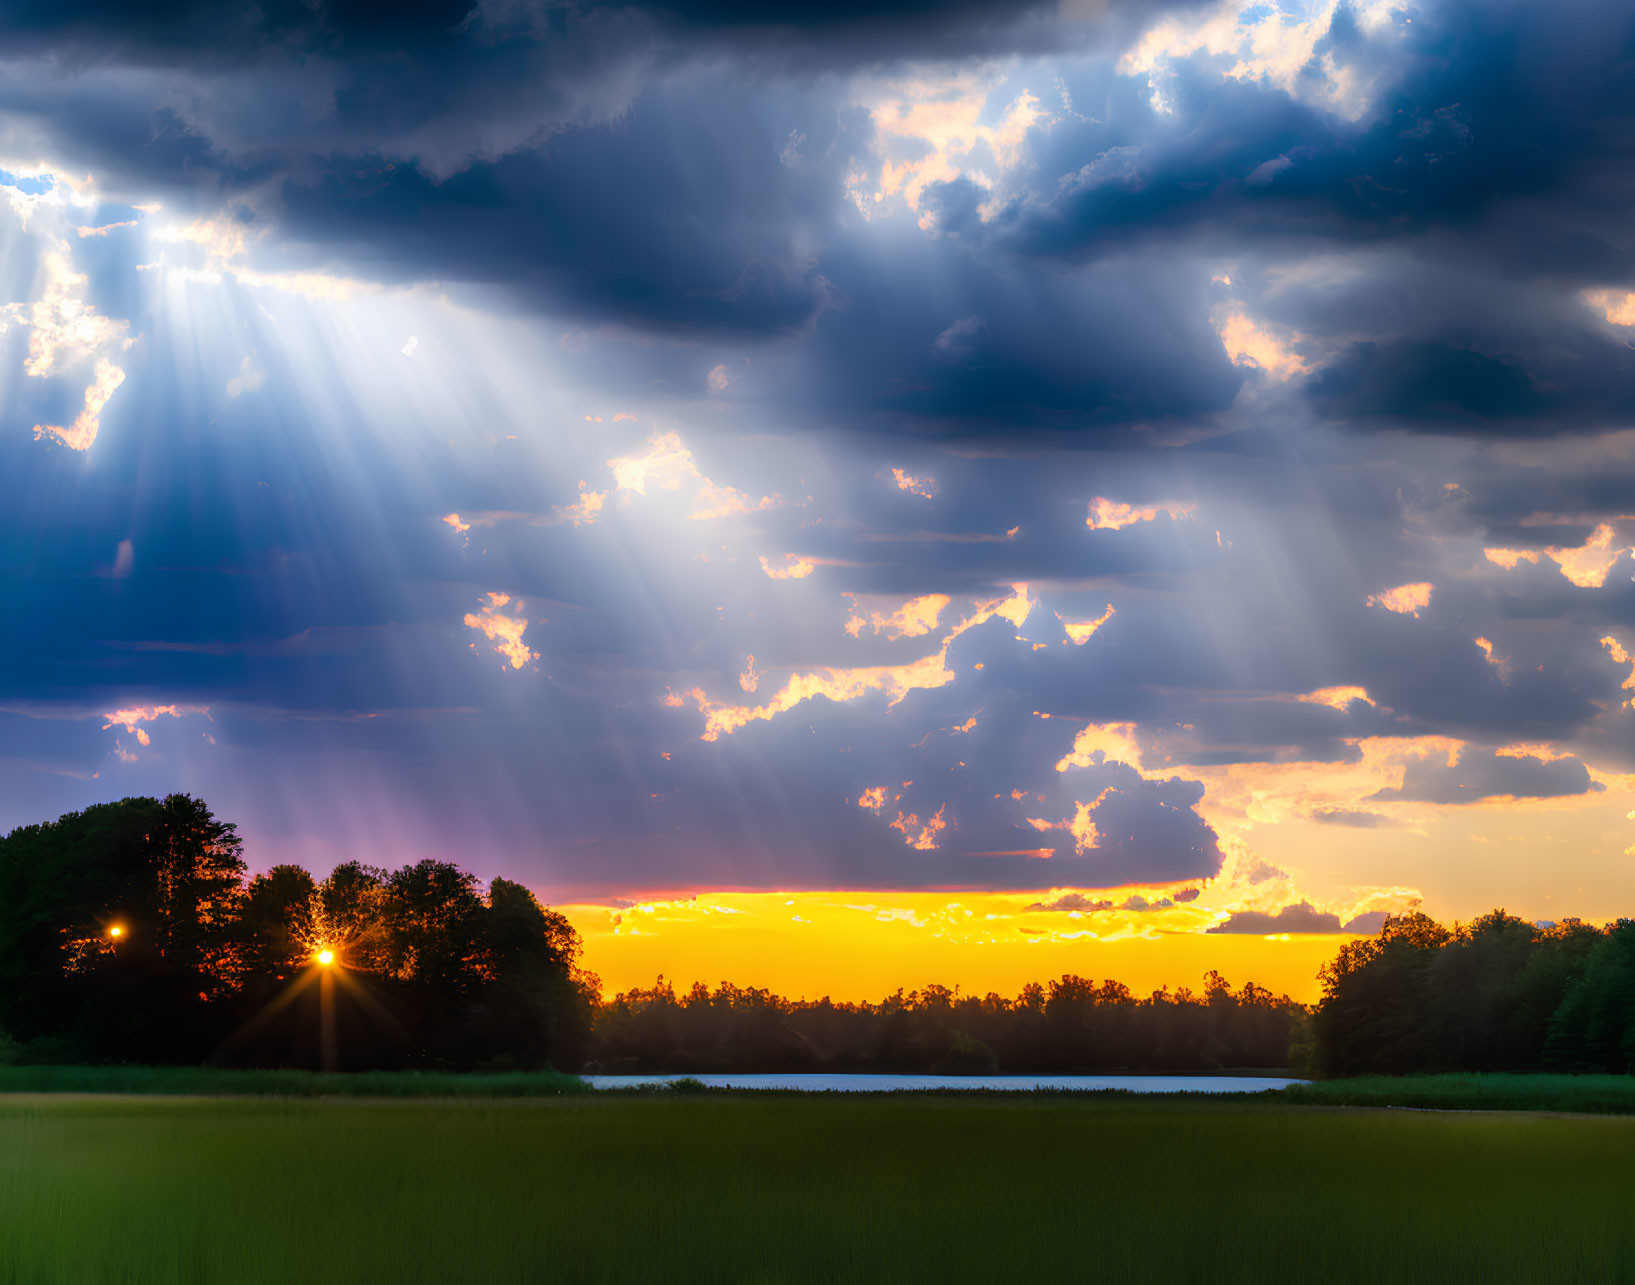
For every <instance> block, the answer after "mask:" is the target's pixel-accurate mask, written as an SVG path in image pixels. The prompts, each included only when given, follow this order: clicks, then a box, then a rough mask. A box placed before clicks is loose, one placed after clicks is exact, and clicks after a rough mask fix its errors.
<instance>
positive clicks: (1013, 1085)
mask: <svg viewBox="0 0 1635 1285" xmlns="http://www.w3.org/2000/svg"><path fill="white" fill-rule="evenodd" d="M582 1078H583V1079H584V1080H586V1081H587V1082H588V1083H589V1084H590V1085H591V1086H592V1087H593V1088H598V1089H618V1088H633V1087H637V1086H640V1085H649V1084H669V1083H671V1082H672V1081H675V1080H696V1081H698V1082H699V1083H700V1084H704V1085H707V1086H708V1087H710V1088H712V1089H794V1090H798V1091H800V1092H805V1093H885V1092H890V1091H892V1090H898V1089H999V1090H1007V1091H1012V1092H1015V1091H1026V1090H1032V1089H1076V1090H1080V1091H1084V1092H1093V1091H1096V1090H1105V1089H1123V1090H1126V1091H1128V1092H1130V1093H1264V1092H1266V1091H1267V1090H1268V1089H1282V1088H1286V1087H1287V1086H1289V1085H1291V1084H1302V1083H1304V1081H1302V1080H1292V1079H1286V1078H1283V1077H1281V1076H1272V1075H825V1074H821V1073H798V1074H787V1075H783V1074H777V1073H768V1074H731V1075H690V1076H689V1075H587V1076H584V1077H582Z"/></svg>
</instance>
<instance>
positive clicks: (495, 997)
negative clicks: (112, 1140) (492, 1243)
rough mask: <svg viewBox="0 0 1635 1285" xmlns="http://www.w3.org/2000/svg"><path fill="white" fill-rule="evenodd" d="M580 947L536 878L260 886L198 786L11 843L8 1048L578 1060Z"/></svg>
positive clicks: (439, 869)
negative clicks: (532, 882) (193, 794)
mask: <svg viewBox="0 0 1635 1285" xmlns="http://www.w3.org/2000/svg"><path fill="white" fill-rule="evenodd" d="M579 953H580V941H579V936H578V934H577V933H576V932H575V931H574V929H573V927H572V925H571V924H569V923H568V921H567V920H566V919H565V918H563V917H562V916H561V915H560V914H557V913H556V912H554V911H551V910H548V909H546V908H545V907H543V906H541V905H540V904H539V902H538V901H537V900H535V898H534V896H533V894H532V893H531V892H529V891H528V890H527V889H526V888H524V887H523V886H522V885H521V884H518V883H513V882H511V881H510V880H507V879H495V880H493V882H492V883H490V884H489V886H488V887H487V889H486V890H485V889H483V888H482V887H481V886H480V885H479V883H478V881H477V879H476V878H475V877H474V876H472V875H471V874H469V873H467V872H466V871H464V870H461V869H460V868H459V867H457V866H454V865H451V864H449V863H447V862H441V861H421V862H418V863H416V864H413V865H407V866H403V867H402V868H400V869H397V870H385V869H381V868H377V867H374V866H370V865H365V864H363V863H360V862H347V863H346V864H344V865H340V866H337V867H336V868H335V869H334V870H333V871H332V872H331V873H330V874H329V875H328V877H327V878H324V879H322V880H319V879H315V878H314V877H313V876H312V875H311V874H309V873H308V872H307V871H306V870H304V869H302V868H301V867H299V866H296V865H281V866H275V867H274V868H273V869H271V870H269V871H267V872H266V873H265V874H261V875H257V876H255V877H254V878H250V877H249V876H248V872H247V868H246V866H245V862H244V857H243V845H242V843H241V842H240V840H239V836H238V833H237V831H236V830H235V828H234V827H233V826H232V825H231V824H229V823H227V822H224V821H220V820H218V819H217V818H216V817H215V816H213V815H212V814H211V812H210V810H209V808H207V807H206V806H205V805H204V804H203V803H202V802H200V801H199V800H197V799H194V798H190V797H188V796H186V795H180V794H176V795H171V796H170V797H169V798H166V799H163V800H159V799H150V798H139V799H125V800H123V801H121V802H118V803H108V804H101V805H98V806H95V807H91V808H87V809H86V810H85V811H83V812H75V813H70V814H69V815H67V816H64V817H61V818H60V819H58V820H56V821H53V822H49V823H47V824H44V825H33V826H25V827H23V828H21V829H18V830H15V831H13V832H12V833H11V834H9V835H7V836H5V837H4V838H3V839H0V1037H3V1038H6V1039H9V1041H10V1042H11V1043H12V1044H13V1045H14V1046H16V1047H18V1048H19V1049H20V1052H21V1055H22V1056H24V1057H26V1058H28V1059H30V1060H33V1061H60V1062H82V1061H123V1062H150V1063H187V1062H200V1061H205V1060H210V1061H215V1062H220V1063H225V1064H237V1065H274V1066H277V1065H284V1066H332V1067H336V1068H342V1069H345V1068H364V1067H399V1066H427V1067H431V1066H437V1067H451V1068H454V1067H477V1066H485V1067H535V1066H545V1065H548V1064H554V1065H557V1066H559V1067H563V1068H568V1069H571V1068H572V1067H574V1066H577V1065H578V1063H579V1062H580V1061H581V1060H582V1059H583V1056H584V1051H585V1045H586V1041H587V1039H588V1037H589V1028H590V1019H591V1013H592V1010H593V1008H594V1005H595V1000H596V997H597V993H598V991H599V989H600V983H599V982H598V981H597V980H596V979H595V978H594V977H591V976H589V975H588V974H585V973H584V972H582V971H581V970H580V968H579V967H578V959H579Z"/></svg>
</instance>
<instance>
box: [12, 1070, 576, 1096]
mask: <svg viewBox="0 0 1635 1285" xmlns="http://www.w3.org/2000/svg"><path fill="white" fill-rule="evenodd" d="M588 1092H590V1086H589V1085H587V1084H586V1083H585V1082H584V1081H583V1080H581V1079H580V1078H579V1077H578V1076H576V1075H560V1074H558V1073H557V1072H555V1071H500V1072H493V1073H489V1074H479V1073H474V1072H463V1071H442V1072H439V1071H353V1072H348V1073H346V1074H344V1075H342V1074H336V1073H333V1072H327V1073H326V1072H323V1071H263V1070H248V1071H247V1070H234V1069H228V1068H224V1067H213V1066H0V1094H7V1093H141V1094H161V1095H165V1096H172V1095H176V1094H183V1095H193V1096H196V1095H199V1094H204V1095H210V1096H228V1097H284V1098H320V1097H357V1098H421V1097H434V1098H541V1097H558V1096H560V1095H561V1094H564V1093H588Z"/></svg>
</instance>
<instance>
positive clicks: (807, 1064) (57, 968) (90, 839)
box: [0, 794, 1635, 1076]
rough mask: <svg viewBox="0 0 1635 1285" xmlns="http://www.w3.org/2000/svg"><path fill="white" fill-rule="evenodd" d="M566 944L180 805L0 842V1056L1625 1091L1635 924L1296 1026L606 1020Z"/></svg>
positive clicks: (1539, 942)
mask: <svg viewBox="0 0 1635 1285" xmlns="http://www.w3.org/2000/svg"><path fill="white" fill-rule="evenodd" d="M580 951H581V943H580V939H579V935H578V934H577V933H576V932H575V931H574V929H573V926H572V925H571V924H570V923H569V922H568V921H567V920H566V919H565V918H564V917H563V916H562V915H560V914H559V913H557V912H555V911H553V910H550V909H548V908H546V907H544V906H542V905H541V904H540V903H539V902H538V901H537V900H536V899H535V897H534V896H533V894H532V893H531V892H529V891H528V889H526V888H525V887H523V886H522V885H521V884H518V883H514V882H512V881H510V880H507V879H500V878H496V879H494V880H492V881H491V882H490V883H489V884H488V886H487V887H486V888H484V887H482V886H481V885H480V884H479V882H478V880H477V879H476V878H475V877H474V876H473V875H471V874H470V873H468V872H466V871H464V870H462V869H460V868H459V867H458V866H455V865H452V864H450V863H447V862H441V861H421V862H417V863H415V864H412V865H406V866H403V867H401V868H399V869H396V870H387V869H384V868H379V867H375V866H370V865H366V864H363V863H361V862H347V863H344V864H342V865H340V866H337V867H336V868H335V869H334V870H332V871H331V872H330V873H329V874H328V875H327V876H326V877H325V878H323V879H317V878H315V877H314V876H313V875H311V874H310V873H309V872H307V871H306V870H304V869H302V868H301V867H299V866H296V865H280V866H275V867H273V868H272V869H271V870H269V871H267V872H266V873H265V874H259V875H256V876H254V877H251V876H250V875H249V873H248V870H247V867H246V865H245V861H244V856H243V845H242V843H241V842H240V839H239V836H238V833H237V831H236V830H235V829H234V827H233V826H232V825H231V824H230V823H227V822H224V821H221V820H218V819H217V818H216V817H215V816H213V815H212V814H211V812H210V810H209V808H207V807H206V806H205V805H204V804H203V803H202V802H200V801H199V800H197V799H194V798H190V797H188V796H186V795H179V794H178V795H171V796H170V797H168V798H166V799H163V800H159V799H151V798H142V799H125V800H123V801H121V802H118V803H108V804H101V805H98V806H95V807H91V808H87V809H86V810H85V811H83V812H75V813H70V814H69V815H67V816H64V817H61V818H59V819H58V820H56V821H53V822H49V823H46V824H43V825H33V826H25V827H23V828H21V829H18V830H15V831H13V832H12V833H11V834H9V835H6V836H5V837H3V838H0V1056H5V1055H7V1054H6V1050H7V1048H10V1049H11V1053H10V1054H9V1055H10V1056H18V1055H21V1056H22V1057H24V1058H26V1059H28V1060H32V1061H42V1062H43V1061H57V1062H82V1061H122V1062H149V1063H166V1062H200V1061H212V1062H217V1063H222V1064H228V1065H260V1066H332V1067H338V1068H364V1067H410V1066H420V1067H445V1068H475V1067H491V1068H501V1067H518V1068H523V1067H542V1066H546V1065H552V1066H555V1067H557V1068H558V1069H562V1070H575V1069H579V1068H580V1067H581V1066H584V1067H586V1068H587V1069H591V1070H597V1069H600V1070H606V1071H636V1070H665V1071H730V1070H745V1071H748V1070H760V1071H795V1070H817V1069H823V1070H834V1071H896V1072H914V1071H932V1072H961V1073H991V1072H996V1071H997V1072H1007V1071H1015V1072H1029V1071H1037V1072H1073V1071H1110V1070H1174V1071H1188V1070H1192V1071H1202V1070H1211V1069H1219V1068H1246V1067H1262V1068H1274V1067H1283V1066H1289V1067H1291V1068H1292V1069H1294V1070H1295V1071H1297V1072H1310V1073H1313V1074H1317V1075H1322V1076H1345V1075H1359V1074H1371V1073H1372V1074H1406V1073H1412V1072H1426V1071H1500V1070H1516V1071H1519V1070H1542V1069H1550V1070H1563V1071H1612V1072H1619V1073H1627V1072H1632V1071H1635V920H1620V921H1618V922H1617V923H1615V924H1612V925H1610V926H1607V927H1604V928H1601V927H1594V926H1592V925H1588V924H1584V923H1580V922H1579V921H1577V920H1568V921H1566V922H1565V923H1561V924H1554V925H1543V926H1540V925H1534V924H1530V923H1528V922H1526V921H1525V920H1522V919H1518V918H1516V917H1515V916H1513V915H1508V914H1506V913H1505V912H1504V911H1502V910H1495V911H1494V912H1492V913H1491V914H1488V915H1484V916H1483V917H1481V918H1480V919H1477V920H1475V921H1474V922H1472V923H1470V924H1455V925H1454V926H1453V927H1451V928H1448V927H1444V926H1443V925H1442V924H1439V923H1437V922H1436V921H1435V920H1434V919H1431V918H1430V917H1429V916H1427V915H1424V914H1422V913H1419V912H1418V911H1414V912H1411V913H1408V914H1404V915H1396V916H1391V917H1389V918H1387V919H1386V921H1385V923H1384V925H1383V926H1382V927H1381V929H1380V930H1379V932H1378V933H1377V934H1376V935H1375V936H1374V937H1371V938H1362V939H1358V940H1354V941H1351V942H1348V943H1346V944H1345V945H1343V946H1342V947H1341V948H1340V950H1339V953H1338V955H1337V956H1336V958H1335V959H1334V960H1333V961H1332V962H1331V963H1329V964H1328V965H1326V966H1325V967H1324V968H1323V970H1322V972H1321V974H1320V978H1321V982H1322V986H1323V994H1322V999H1321V1001H1320V1002H1319V1003H1318V1004H1317V1005H1316V1006H1315V1007H1314V1008H1308V1007H1307V1006H1305V1005H1303V1004H1299V1003H1296V1002H1295V1001H1293V1000H1291V999H1290V998H1289V997H1288V996H1286V995H1274V994H1273V993H1272V992H1270V991H1268V990H1266V989H1264V988H1263V987H1260V986H1257V985H1255V984H1254V983H1252V982H1251V983H1247V984H1245V985H1244V986H1243V987H1242V988H1241V989H1239V990H1237V991H1233V990H1232V989H1231V987H1230V986H1229V985H1228V984H1227V982H1226V981H1225V979H1223V978H1222V977H1221V976H1220V975H1219V974H1218V973H1214V972H1211V973H1210V974H1208V976H1207V977H1206V978H1205V980H1204V985H1203V989H1202V990H1201V991H1199V992H1193V991H1191V990H1189V989H1186V988H1182V989H1179V990H1176V991H1173V992H1172V991H1170V990H1169V989H1167V988H1165V989H1163V990H1159V991H1156V992H1153V993H1152V994H1150V995H1146V996H1137V995H1135V994H1133V993H1132V992H1131V991H1130V989H1129V988H1128V987H1126V986H1124V985H1122V984H1121V983H1119V982H1116V981H1102V982H1099V983H1097V982H1093V981H1091V980H1089V979H1087V978H1084V977H1078V976H1074V975H1071V974H1069V975H1066V976H1063V977H1061V978H1058V979H1057V980H1055V981H1052V982H1049V983H1047V984H1043V985H1041V984H1037V983H1035V984H1030V985H1028V986H1026V987H1024V988H1023V989H1022V991H1021V993H1020V994H1018V995H1016V996H1015V997H1007V996H1002V995H998V994H994V993H989V994H986V995H982V996H977V995H962V994H960V993H959V992H958V991H957V990H950V989H948V988H947V987H945V986H938V985H932V986H927V987H925V988H923V989H921V990H916V991H910V992H906V993H905V992H904V991H902V990H899V991H897V992H896V993H895V994H894V995H891V996H888V997H887V998H885V999H883V1000H881V1001H879V1002H877V1003H855V1004H854V1003H835V1002H833V1001H831V1000H830V999H828V998H824V999H819V1000H804V999H801V1000H795V999H788V998H785V997H783V996H780V995H776V994H774V993H772V992H771V991H767V990H761V989H755V988H746V987H740V986H735V985H732V984H730V983H726V982H723V983H722V984H721V985H719V986H718V987H716V988H715V989H714V990H711V989H709V988H708V987H707V986H704V985H703V984H696V985H694V986H693V987H692V988H691V989H690V990H688V991H686V992H684V993H680V994H678V993H677V992H676V990H675V989H674V987H673V986H672V985H671V984H670V983H668V982H666V981H665V980H664V979H663V978H662V977H661V978H660V979H659V980H658V982H657V984H655V985H654V986H652V987H650V988H646V989H641V988H638V989H634V990H630V991H626V992H624V993H623V994H620V995H616V996H614V997H613V998H612V999H611V1000H607V1001H602V1000H601V998H600V989H601V986H600V982H599V981H598V979H596V978H595V977H594V976H593V975H591V974H589V973H587V972H585V971H584V970H583V969H582V968H581V967H580V963H579V959H580Z"/></svg>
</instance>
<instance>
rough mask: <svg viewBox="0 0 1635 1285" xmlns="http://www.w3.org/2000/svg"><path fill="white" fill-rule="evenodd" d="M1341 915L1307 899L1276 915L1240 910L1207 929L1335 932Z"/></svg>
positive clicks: (1266, 932)
mask: <svg viewBox="0 0 1635 1285" xmlns="http://www.w3.org/2000/svg"><path fill="white" fill-rule="evenodd" d="M1340 930H1341V929H1340V917H1339V916H1338V915H1335V914H1331V913H1330V912H1328V911H1326V910H1318V909H1317V907H1316V906H1314V905H1312V904H1311V903H1310V902H1309V901H1301V902H1296V903H1295V904H1294V905H1291V906H1284V907H1283V908H1282V909H1281V910H1279V911H1277V912H1276V913H1275V914H1268V913H1267V912H1266V911H1263V910H1239V911H1235V912H1233V913H1232V914H1231V915H1229V916H1228V917H1227V918H1226V920H1225V921H1224V922H1222V923H1219V924H1216V925H1215V926H1214V927H1213V928H1210V929H1208V930H1207V931H1209V932H1212V933H1258V934H1261V935H1270V934H1273V933H1337V932H1339V931H1340Z"/></svg>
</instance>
